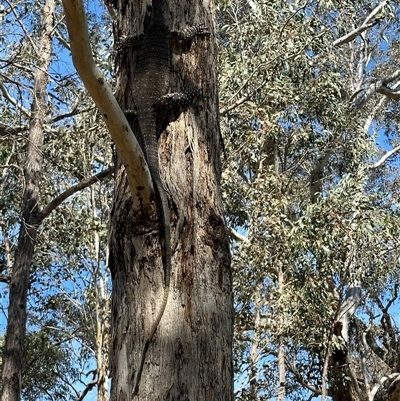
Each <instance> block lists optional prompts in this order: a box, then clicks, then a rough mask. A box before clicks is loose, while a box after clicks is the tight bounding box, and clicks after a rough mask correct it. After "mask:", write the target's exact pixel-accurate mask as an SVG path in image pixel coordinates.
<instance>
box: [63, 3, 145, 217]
mask: <svg viewBox="0 0 400 401" xmlns="http://www.w3.org/2000/svg"><path fill="white" fill-rule="evenodd" d="M63 6H64V11H65V19H66V23H67V29H68V35H69V42H70V46H71V53H72V60H73V63H74V65H75V68H76V70H77V71H78V74H79V75H80V77H81V79H82V81H83V84H84V85H85V88H86V89H87V90H88V92H89V94H90V95H91V97H92V98H93V100H94V102H95V104H96V106H97V107H98V108H99V110H100V112H101V114H102V116H103V118H104V120H105V123H106V125H107V127H108V129H109V131H110V134H111V136H112V138H113V140H114V142H115V146H116V148H117V150H118V153H119V155H120V156H121V159H122V162H123V163H124V166H125V170H126V173H127V176H128V182H129V186H130V189H131V193H132V197H133V201H134V202H133V207H134V208H135V209H139V208H141V207H144V208H147V207H148V206H149V205H150V195H151V190H152V182H151V177H150V173H149V170H148V168H147V164H146V161H145V158H144V156H143V152H142V150H141V148H140V146H139V143H138V141H137V140H136V138H135V135H134V134H133V132H132V130H131V128H130V126H129V123H128V121H127V120H126V118H125V115H124V113H123V112H122V110H121V108H120V107H119V105H118V102H117V100H116V99H115V97H114V95H113V92H112V90H111V88H110V86H109V85H108V83H107V81H106V79H105V77H104V76H103V74H102V73H101V71H100V70H99V68H98V67H97V66H96V64H95V62H94V59H93V55H92V50H91V47H90V43H89V36H88V28H87V21H86V13H85V9H84V6H83V1H82V0H63Z"/></svg>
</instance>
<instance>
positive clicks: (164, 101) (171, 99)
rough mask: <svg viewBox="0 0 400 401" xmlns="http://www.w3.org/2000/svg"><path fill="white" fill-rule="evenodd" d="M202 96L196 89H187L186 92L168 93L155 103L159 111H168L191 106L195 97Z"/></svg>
mask: <svg viewBox="0 0 400 401" xmlns="http://www.w3.org/2000/svg"><path fill="white" fill-rule="evenodd" d="M199 96H201V93H200V91H199V90H198V89H197V88H194V87H187V88H186V89H185V91H184V92H173V93H167V94H166V95H164V96H161V97H160V98H159V99H158V100H157V101H156V102H155V103H154V107H155V109H157V110H159V111H160V110H168V109H172V108H174V107H177V106H185V105H188V104H191V103H192V102H193V99H194V98H195V97H199Z"/></svg>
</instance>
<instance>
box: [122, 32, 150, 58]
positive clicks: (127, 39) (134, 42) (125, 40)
mask: <svg viewBox="0 0 400 401" xmlns="http://www.w3.org/2000/svg"><path fill="white" fill-rule="evenodd" d="M144 36H145V35H144V33H142V34H141V35H136V36H121V38H120V39H119V41H118V43H116V45H115V51H116V52H117V53H124V52H126V51H127V50H129V49H132V48H133V47H136V46H139V45H140V44H141V43H142V41H143V38H144Z"/></svg>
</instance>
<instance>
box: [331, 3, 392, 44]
mask: <svg viewBox="0 0 400 401" xmlns="http://www.w3.org/2000/svg"><path fill="white" fill-rule="evenodd" d="M387 2H388V0H384V1H382V3H380V4H378V5H377V6H376V7H375V8H374V9H373V10H372V11H371V13H370V14H369V15H368V17H367V18H366V19H365V21H364V22H363V23H362V25H360V26H359V27H357V28H356V29H354V30H352V31H351V32H349V33H348V34H346V35H344V36H342V37H341V38H339V39H336V40H335V41H334V42H333V46H341V45H344V44H345V43H349V42H351V41H352V40H354V39H355V38H356V37H357V36H358V35H360V34H361V33H363V32H364V31H366V30H367V29H369V28H371V27H373V26H374V25H376V24H377V23H378V22H379V19H375V20H373V21H371V20H372V19H373V18H374V17H375V15H376V14H378V12H379V11H380V10H381V9H382V8H383V7H384V6H385V5H386V3H387Z"/></svg>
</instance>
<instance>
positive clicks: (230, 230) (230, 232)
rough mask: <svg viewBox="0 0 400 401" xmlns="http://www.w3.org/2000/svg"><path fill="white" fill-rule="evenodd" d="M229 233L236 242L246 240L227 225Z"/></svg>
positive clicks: (246, 240)
mask: <svg viewBox="0 0 400 401" xmlns="http://www.w3.org/2000/svg"><path fill="white" fill-rule="evenodd" d="M229 235H230V236H231V237H232V238H233V239H234V240H235V241H238V242H248V239H247V238H246V237H244V236H243V235H241V234H239V233H238V232H237V231H236V230H234V229H233V228H232V227H229Z"/></svg>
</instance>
